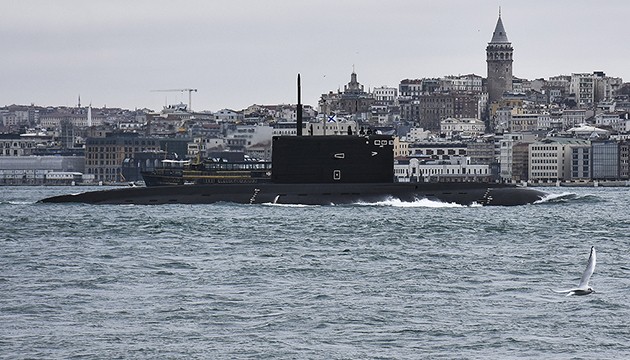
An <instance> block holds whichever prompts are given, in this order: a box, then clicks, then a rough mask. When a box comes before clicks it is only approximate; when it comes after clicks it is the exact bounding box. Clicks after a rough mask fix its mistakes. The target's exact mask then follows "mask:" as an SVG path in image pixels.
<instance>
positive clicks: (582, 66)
mask: <svg viewBox="0 0 630 360" xmlns="http://www.w3.org/2000/svg"><path fill="white" fill-rule="evenodd" d="M499 6H501V8H502V19H503V24H504V25H505V29H506V32H507V35H508V38H509V40H510V41H511V42H512V45H513V47H514V75H515V76H518V77H524V78H529V79H534V78H540V77H544V78H547V77H549V76H554V75H560V74H571V73H574V72H592V71H604V72H606V74H607V75H609V76H615V77H621V78H623V79H624V80H625V81H630V68H629V66H628V64H629V63H630V61H629V60H628V59H630V46H629V45H628V41H627V34H628V30H627V29H628V28H627V25H626V24H627V21H628V15H630V2H628V1H627V0H603V1H586V0H528V1H521V0H509V1H506V0H504V1H495V0H487V1H486V0H480V1H472V0H432V1H428V0H427V1H425V0H387V1H385V0H318V1H317V0H313V1H303V0H224V1H217V0H214V1H213V0H210V1H208V0H205V1H204V0H188V1H186V0H181V1H166V0H90V1H85V0H55V1H51V0H40V1H36V0H19V1H18V0H7V1H5V2H4V3H3V5H2V6H0V9H1V11H0V39H1V41H2V56H1V57H0V84H2V85H1V86H0V105H8V104H13V103H15V104H30V103H35V104H36V105H75V104H76V102H77V96H78V95H79V94H80V95H81V100H82V103H83V104H87V103H89V102H91V103H92V104H93V106H98V107H100V106H103V105H107V106H110V107H124V108H136V107H148V108H152V109H160V108H161V107H162V106H163V105H164V104H165V102H166V101H168V103H176V102H179V101H183V102H187V101H188V97H187V95H185V94H182V93H177V92H173V93H166V92H151V91H150V90H153V89H177V88H197V89H198V90H199V91H198V92H197V93H193V108H194V109H195V110H212V111H216V110H219V109H222V108H232V109H236V110H239V109H242V108H245V107H247V106H249V105H251V104H278V103H294V102H295V78H296V75H297V73H298V72H299V73H301V74H302V92H303V102H304V103H306V104H311V105H313V106H316V105H317V100H318V98H319V96H320V94H322V93H325V92H328V91H330V90H333V91H336V90H337V89H338V88H340V87H341V88H343V85H344V84H346V83H347V82H348V81H349V80H350V73H351V72H352V67H353V65H354V66H355V69H356V72H357V74H358V80H359V82H361V83H362V84H363V85H365V86H366V88H373V87H376V86H382V85H386V86H393V87H396V86H398V83H399V82H400V80H402V79H405V78H421V77H439V76H445V75H457V74H467V73H476V74H478V75H481V76H486V62H485V47H486V45H487V43H488V42H489V41H490V39H491V37H492V31H493V30H494V26H495V24H496V21H497V15H498V7H499Z"/></svg>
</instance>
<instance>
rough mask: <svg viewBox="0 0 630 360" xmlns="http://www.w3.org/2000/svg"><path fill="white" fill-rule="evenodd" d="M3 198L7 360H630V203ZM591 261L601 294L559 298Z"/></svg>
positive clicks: (606, 193) (21, 194)
mask: <svg viewBox="0 0 630 360" xmlns="http://www.w3.org/2000/svg"><path fill="white" fill-rule="evenodd" d="M85 190H91V189H88V188H77V187H0V234H1V235H0V236H1V237H0V358H2V359H70V358H74V359H523V358H531V359H543V358H544V359H624V358H630V326H628V323H629V319H630V301H629V297H628V295H629V294H630V235H629V234H630V214H629V211H628V210H629V207H628V200H629V199H630V189H629V188H545V189H543V190H545V191H548V192H549V193H551V194H552V196H550V197H549V198H548V199H546V200H545V201H543V202H541V203H539V204H535V205H526V206H516V207H481V206H471V207H463V206H457V205H453V204H442V203H437V202H429V201H426V200H420V201H417V202H414V203H401V202H398V201H395V200H392V201H387V202H383V203H380V204H372V205H368V204H355V205H346V206H280V205H236V204H227V203H223V204H213V205H149V206H138V205H85V204H41V203H37V200H40V199H42V198H44V197H47V196H52V195H58V194H67V193H72V192H78V191H85ZM591 246H595V247H596V249H597V252H598V259H597V260H598V263H597V267H596V269H595V273H594V275H593V277H592V279H591V285H592V286H593V288H594V289H595V291H596V293H594V294H592V295H588V296H569V297H567V296H564V295H563V294H557V293H554V292H551V291H550V289H568V288H571V287H575V286H576V285H577V283H578V282H579V279H580V277H581V274H582V272H583V271H584V268H585V267H586V262H587V259H588V255H589V250H590V247H591Z"/></svg>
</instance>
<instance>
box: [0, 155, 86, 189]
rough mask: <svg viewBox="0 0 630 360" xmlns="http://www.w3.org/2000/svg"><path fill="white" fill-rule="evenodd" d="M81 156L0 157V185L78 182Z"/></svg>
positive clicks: (82, 164) (81, 164) (83, 159)
mask: <svg viewBox="0 0 630 360" xmlns="http://www.w3.org/2000/svg"><path fill="white" fill-rule="evenodd" d="M84 164H85V158H84V157H83V156H35V155H33V156H1V157H0V184H2V185H44V184H55V185H57V184H70V183H71V182H72V181H80V179H81V176H80V175H81V174H82V173H83V171H84Z"/></svg>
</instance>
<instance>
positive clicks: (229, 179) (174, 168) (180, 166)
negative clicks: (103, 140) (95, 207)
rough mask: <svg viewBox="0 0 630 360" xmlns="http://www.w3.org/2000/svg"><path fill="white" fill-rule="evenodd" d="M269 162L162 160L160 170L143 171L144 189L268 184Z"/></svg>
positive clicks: (269, 178)
mask: <svg viewBox="0 0 630 360" xmlns="http://www.w3.org/2000/svg"><path fill="white" fill-rule="evenodd" d="M271 165H272V164H271V162H268V161H265V162H260V161H237V162H233V161H223V160H222V159H205V160H203V161H199V162H191V161H190V160H162V167H159V168H157V169H154V170H153V171H143V172H142V173H141V174H142V178H143V180H144V182H145V185H146V186H149V187H151V186H168V185H200V184H260V183H267V182H270V181H271Z"/></svg>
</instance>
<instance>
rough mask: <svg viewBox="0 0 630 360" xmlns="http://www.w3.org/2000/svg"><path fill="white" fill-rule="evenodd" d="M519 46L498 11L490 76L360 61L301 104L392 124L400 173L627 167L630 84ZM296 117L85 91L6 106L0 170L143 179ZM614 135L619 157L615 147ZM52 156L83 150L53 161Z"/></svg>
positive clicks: (506, 174) (321, 131) (331, 127)
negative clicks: (340, 82) (380, 71)
mask: <svg viewBox="0 0 630 360" xmlns="http://www.w3.org/2000/svg"><path fill="white" fill-rule="evenodd" d="M514 51H515V49H514V46H513V45H512V43H511V42H510V41H509V40H508V36H507V33H506V31H505V27H504V25H503V20H502V18H501V15H500V14H499V18H498V20H497V23H496V26H495V29H494V32H493V33H492V38H491V40H490V42H489V43H488V44H487V46H486V65H487V76H486V77H485V78H484V77H482V76H480V75H476V74H464V75H447V76H444V77H442V78H408V79H403V80H401V81H400V82H399V84H398V86H397V87H390V86H381V87H376V88H373V89H366V88H365V87H364V85H362V84H361V83H360V82H359V79H358V75H357V73H356V72H355V71H354V69H353V71H352V73H351V74H350V81H349V82H348V83H347V84H346V85H344V86H343V90H342V89H341V87H340V88H339V89H338V90H337V91H328V92H327V93H324V94H322V95H321V97H320V99H319V101H318V104H317V109H315V108H313V107H312V106H310V105H304V106H303V114H302V115H303V119H304V124H303V131H302V133H303V134H305V135H306V136H319V135H349V136H356V135H363V134H370V133H372V132H378V133H383V134H391V135H394V136H395V138H396V141H395V144H396V145H395V156H396V166H397V167H396V176H397V178H398V179H399V181H422V180H425V181H426V180H432V181H436V180H439V181H469V180H470V181H474V180H490V179H492V180H494V181H508V182H510V181H535V182H549V181H578V180H580V181H582V180H588V179H626V178H627V166H626V165H625V164H627V147H626V145H625V144H626V141H627V140H628V138H629V137H630V84H624V83H623V81H622V79H621V78H616V77H609V76H606V74H605V73H604V72H602V71H594V72H592V73H583V72H580V73H572V74H571V75H558V76H553V77H550V78H548V79H542V78H540V79H534V80H528V79H522V78H518V77H516V76H514V75H513V72H514V71H513V70H514V69H513V66H514V65H515V57H514ZM296 119H297V113H296V107H295V105H293V104H277V105H258V104H254V105H251V106H249V107H248V108H246V109H243V110H232V109H222V110H219V111H216V112H211V111H198V112H192V111H190V109H188V106H187V105H185V104H175V105H170V106H166V107H164V109H162V110H161V111H159V112H157V111H151V110H149V109H135V110H126V109H113V108H106V107H103V108H93V107H92V106H91V105H89V106H81V104H80V100H79V104H78V105H77V106H76V107H67V106H66V107H39V106H35V105H27V106H21V105H10V106H5V107H3V108H0V120H1V122H0V171H4V172H2V173H0V183H3V182H4V183H7V181H8V182H11V183H13V182H19V180H20V179H31V178H32V179H38V180H37V181H42V182H43V181H45V180H46V178H49V179H51V181H52V179H53V178H56V180H57V181H60V180H62V179H65V180H66V181H70V179H72V181H76V180H77V177H76V173H80V174H82V175H83V177H82V179H83V180H84V181H94V182H124V181H135V180H138V179H139V174H140V171H141V170H144V169H151V168H153V167H156V166H159V164H160V162H161V161H162V160H164V159H194V158H197V157H217V156H218V157H221V156H226V157H231V156H232V155H234V154H235V153H239V154H242V156H243V157H245V156H246V157H247V158H248V159H260V160H269V159H270V157H271V138H272V136H295V135H296V132H297V131H296V127H295V126H296ZM602 144H607V145H606V147H605V148H606V149H608V150H606V151H607V152H606V154H608V155H610V156H616V160H614V161H613V160H612V158H611V157H606V160H604V156H603V155H602V152H603V151H604V150H602V149H604V147H602V146H604V145H602ZM614 144H616V145H614ZM613 145H614V146H617V147H618V149H617V150H616V152H614V151H612V150H610V148H611V147H614V146H613ZM550 148H553V149H555V150H551V149H550ZM573 151H576V152H577V153H575V154H573V153H571V154H569V152H573ZM222 154H223V155H222ZM611 154H613V155H611ZM573 156H577V159H574V158H573ZM48 157H50V158H51V159H52V157H57V158H65V157H67V158H69V159H71V160H77V159H82V160H79V161H83V163H82V166H77V165H76V164H75V163H74V162H73V161H70V160H68V161H67V162H63V161H62V162H58V161H57V162H55V161H52V160H51V162H50V165H44V164H45V163H46V161H47V160H46V159H48ZM57 160H58V159H57ZM11 161H13V163H12V164H9V162H11ZM575 161H577V163H578V164H577V165H575V164H574V162H575ZM613 163H614V164H616V165H615V166H616V167H614V166H613V165H611V164H613ZM20 164H21V165H20ZM604 164H605V165H604ZM574 165H575V166H574ZM20 167H22V168H23V169H22V168H20ZM613 167H614V169H615V170H614V171H613ZM30 169H32V170H33V171H35V170H37V171H38V172H32V171H31V170H30ZM604 169H605V170H606V171H604ZM20 171H22V172H20ZM604 173H606V175H605V176H604ZM46 174H47V175H48V176H47V177H46V176H45V175H46ZM25 176H26V177H25ZM413 179H415V180H413ZM29 181H30V180H29Z"/></svg>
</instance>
